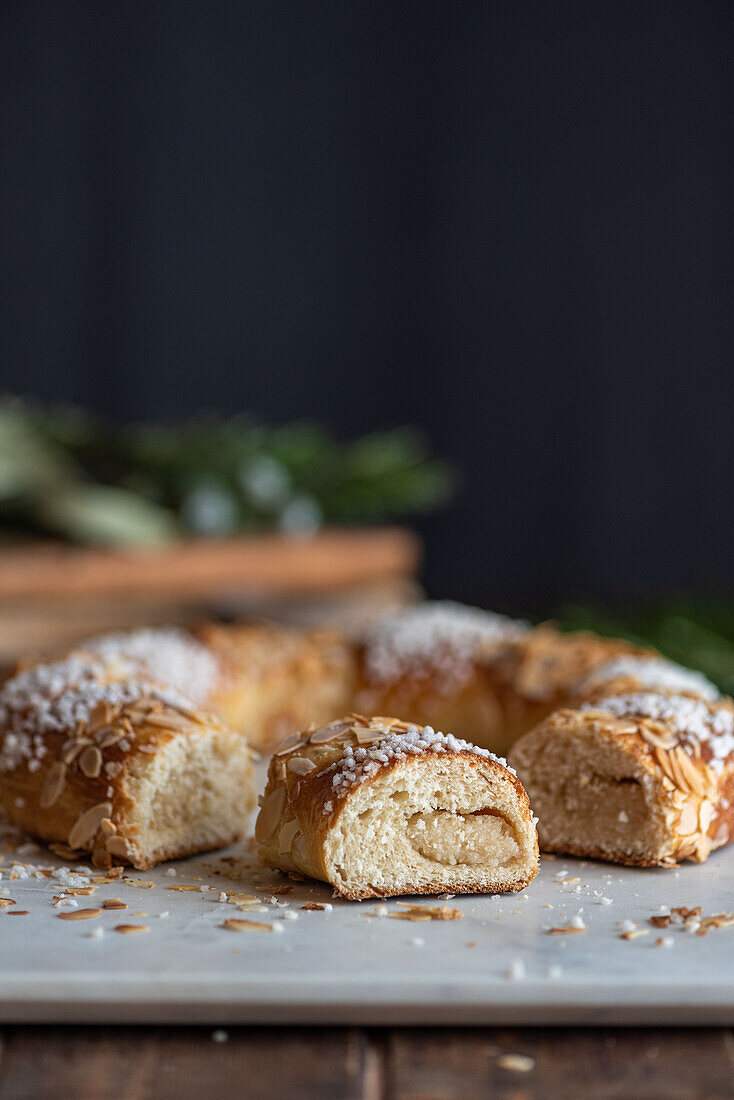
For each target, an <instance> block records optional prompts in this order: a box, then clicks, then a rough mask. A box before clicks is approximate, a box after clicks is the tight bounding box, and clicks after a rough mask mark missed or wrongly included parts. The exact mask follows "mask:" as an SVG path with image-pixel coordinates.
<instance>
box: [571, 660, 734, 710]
mask: <svg viewBox="0 0 734 1100" xmlns="http://www.w3.org/2000/svg"><path fill="white" fill-rule="evenodd" d="M623 677H624V678H630V679H633V680H636V681H637V682H638V683H639V685H640V687H642V688H649V689H651V690H653V691H669V692H675V693H688V692H689V693H691V694H692V695H699V696H700V697H701V698H702V699H706V700H708V701H709V702H715V701H716V700H717V699H720V698H721V695H720V693H719V691H718V689H717V688H716V687H714V685H713V684H712V683H711V681H710V680H707V679H706V677H705V676H704V675H703V673H702V672H694V671H693V669H690V668H684V667H683V665H677V664H676V663H675V662H674V661H669V660H667V659H666V658H665V657H615V658H613V659H612V660H611V661H607V663H606V664H603V665H600V666H598V667H597V668H595V669H594V670H593V671H592V672H590V673H589V674H588V675H587V676H586V677H585V678H584V679H583V680H582V681H581V683H580V684H579V685H578V686H577V689H576V690H577V691H579V692H582V693H585V692H587V691H590V690H591V689H593V688H596V687H603V686H604V684H608V683H611V681H612V680H619V679H621V678H623Z"/></svg>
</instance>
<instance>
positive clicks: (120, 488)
mask: <svg viewBox="0 0 734 1100" xmlns="http://www.w3.org/2000/svg"><path fill="white" fill-rule="evenodd" d="M453 484H454V476H453V472H452V470H451V468H450V466H449V465H448V464H447V463H445V462H443V461H441V460H438V459H435V458H433V457H431V456H430V453H429V450H428V446H427V444H426V442H425V441H424V439H423V438H422V437H421V435H420V433H418V432H416V431H414V430H412V429H409V428H399V429H395V430H392V431H385V432H376V433H374V434H371V435H368V436H364V437H362V438H361V439H357V440H354V441H351V442H341V441H338V440H336V439H335V438H333V437H332V436H331V435H329V434H328V433H327V432H326V431H325V430H324V429H322V428H320V427H319V426H317V425H313V424H293V425H288V426H284V427H280V428H271V427H266V426H264V425H262V424H257V423H255V422H254V421H252V420H250V419H248V418H246V417H244V416H237V417H232V418H231V419H223V418H221V417H216V416H208V417H204V418H201V419H197V420H193V421H189V422H187V423H184V424H180V425H175V426H171V425H165V426H164V425H153V424H150V425H148V424H140V425H133V426H127V427H121V426H119V425H112V424H110V423H108V422H107V421H104V420H102V419H100V418H98V417H96V416H93V415H92V414H90V413H87V412H84V411H82V410H80V409H73V408H72V409H69V408H41V407H36V406H33V405H29V404H26V403H24V402H22V401H20V400H18V399H16V398H7V399H5V400H3V401H2V402H0V530H2V532H3V533H4V534H5V535H7V536H10V537H12V536H28V535H52V536H56V537H61V538H63V539H66V540H68V541H70V542H74V543H80V544H97V545H100V544H102V545H112V546H135V545H146V544H155V543H161V542H166V541H169V540H173V539H175V538H177V537H180V536H181V535H185V534H193V535H199V536H226V535H234V534H237V533H243V532H262V531H273V530H276V531H281V532H283V533H285V534H293V535H307V534H310V533H313V532H314V531H316V530H318V529H319V528H320V527H321V526H322V525H324V524H357V525H359V524H367V523H379V522H382V521H385V520H388V519H392V518H396V517H402V516H406V515H410V514H413V513H425V512H430V511H433V510H434V509H436V508H438V507H439V506H440V505H441V504H443V503H444V502H445V501H446V500H447V499H448V498H449V496H450V494H451V490H452V486H453Z"/></svg>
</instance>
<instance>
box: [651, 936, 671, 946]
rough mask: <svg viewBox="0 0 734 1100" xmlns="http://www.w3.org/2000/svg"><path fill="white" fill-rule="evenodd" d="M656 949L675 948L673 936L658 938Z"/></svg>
mask: <svg viewBox="0 0 734 1100" xmlns="http://www.w3.org/2000/svg"><path fill="white" fill-rule="evenodd" d="M655 946H656V947H673V946H675V940H674V939H673V937H672V936H658V938H657V939H656V940H655Z"/></svg>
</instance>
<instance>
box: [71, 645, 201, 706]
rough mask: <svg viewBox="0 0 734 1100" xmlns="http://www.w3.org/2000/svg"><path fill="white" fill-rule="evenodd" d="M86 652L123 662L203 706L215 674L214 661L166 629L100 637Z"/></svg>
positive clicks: (87, 647)
mask: <svg viewBox="0 0 734 1100" xmlns="http://www.w3.org/2000/svg"><path fill="white" fill-rule="evenodd" d="M84 649H85V651H86V652H89V653H92V654H95V655H98V656H100V657H101V658H102V659H103V660H104V661H105V662H108V663H109V662H114V661H124V662H129V663H131V664H133V665H135V666H136V667H137V669H138V670H139V671H142V672H144V673H145V674H146V675H147V676H150V677H152V679H154V680H157V681H158V682H159V683H161V684H168V685H170V686H171V687H174V688H177V689H178V690H179V691H182V692H184V693H185V694H186V695H187V696H188V698H189V699H191V700H192V701H193V702H195V703H204V702H206V700H207V698H208V697H209V695H210V693H211V691H212V689H213V688H214V686H215V684H216V682H217V677H218V674H219V666H218V663H217V659H216V657H215V656H214V654H213V653H211V652H210V651H209V650H208V649H207V648H206V646H203V645H202V644H201V643H200V642H198V641H197V640H196V639H195V638H192V637H191V635H190V634H187V633H186V632H185V631H183V630H175V629H172V628H169V627H165V628H160V629H147V630H133V631H130V632H127V633H118V634H103V635H101V636H100V637H98V638H92V639H91V641H89V642H85V643H84Z"/></svg>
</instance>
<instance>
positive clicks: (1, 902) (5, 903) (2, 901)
mask: <svg viewBox="0 0 734 1100" xmlns="http://www.w3.org/2000/svg"><path fill="white" fill-rule="evenodd" d="M17 904H18V903H17V901H14V900H13V898H0V909H9V908H10V906H11V905H17Z"/></svg>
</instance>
